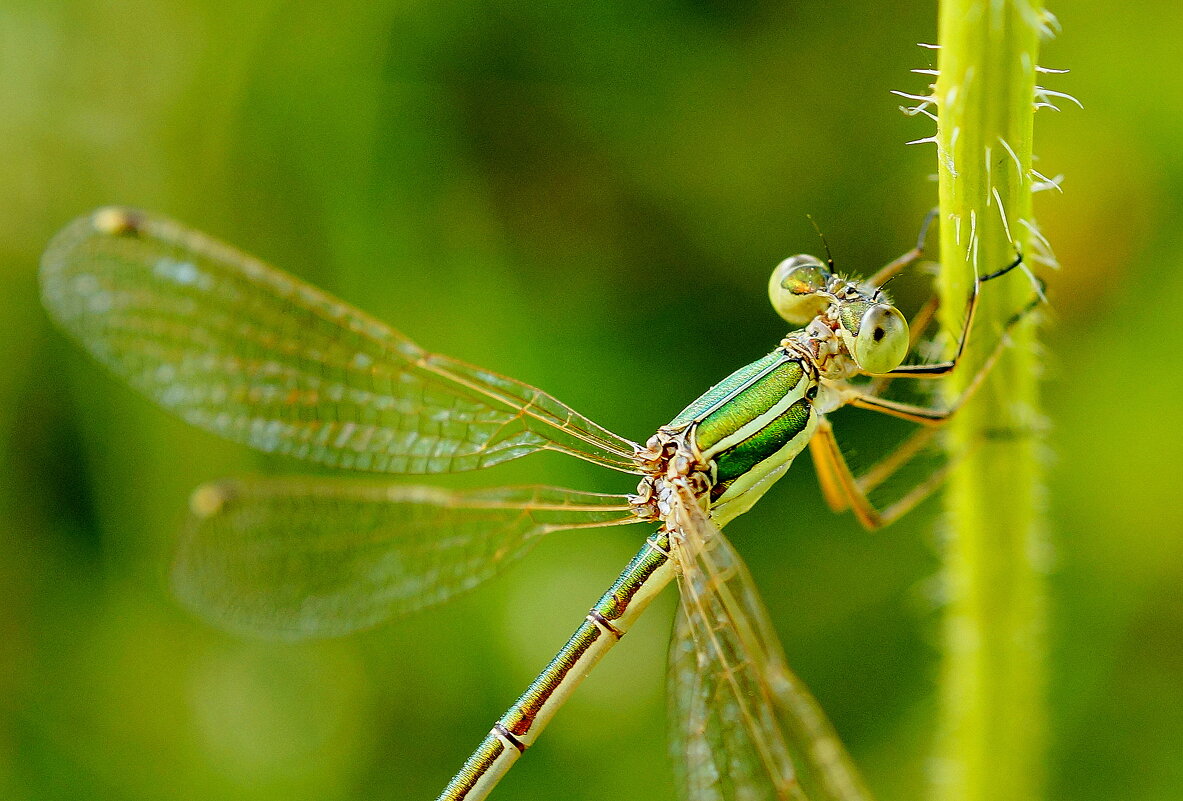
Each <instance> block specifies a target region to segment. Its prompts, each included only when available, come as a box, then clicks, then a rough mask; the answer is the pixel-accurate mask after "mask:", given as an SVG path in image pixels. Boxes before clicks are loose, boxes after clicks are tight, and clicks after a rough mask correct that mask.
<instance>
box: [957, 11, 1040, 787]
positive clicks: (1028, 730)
mask: <svg viewBox="0 0 1183 801" xmlns="http://www.w3.org/2000/svg"><path fill="white" fill-rule="evenodd" d="M1044 21H1045V18H1044V15H1043V10H1042V7H1041V5H1040V4H1039V3H1038V2H1023V0H943V2H942V3H941V6H940V20H939V28H940V31H939V36H940V51H939V63H938V66H939V73H940V74H939V77H938V78H937V81H936V85H935V97H936V102H937V108H938V120H939V122H938V133H937V152H938V161H939V165H938V169H939V181H940V212H941V217H940V219H941V261H942V264H943V269H942V277H941V297H942V314H943V318H944V319H943V324H944V326H945V330H948V331H960V330H961V326H962V325H963V323H964V319H963V315H964V311H965V303H966V297H967V296H968V293H969V289H970V286H971V281H972V275H973V271H974V270H976V271H977V273H978V274H979V275H985V274H988V273H991V272H993V271H995V270H998V269H1000V268H1002V267H1005V266H1006V265H1007V264H1008V263H1010V262H1012V261H1014V259H1015V255H1016V252H1017V251H1021V252H1022V253H1024V254H1026V253H1029V252H1030V251H1031V248H1030V247H1029V245H1030V244H1031V242H1030V240H1031V233H1032V227H1033V225H1034V223H1033V218H1032V212H1031V187H1032V180H1031V177H1030V175H1031V173H1030V171H1031V140H1032V128H1033V116H1034V111H1035V109H1034V92H1035V77H1036V73H1035V64H1036V56H1037V54H1038V48H1039V38H1040V30H1041V27H1043V24H1044ZM1034 293H1035V289H1034V288H1033V286H1032V283H1031V281H1030V280H1028V277H1027V276H1026V275H1025V274H1024V271H1023V270H1014V271H1013V272H1012V273H1010V274H1008V275H1006V276H1005V277H1002V278H999V279H997V280H995V281H991V282H989V283H987V284H985V285H984V286H983V290H982V295H981V303H980V305H979V307H978V314H977V319H976V321H975V323H974V328H973V331H972V336H971V340H970V347H969V348H968V349H967V353H966V354H965V358H966V362H967V363H966V364H964V365H962V366H960V367H959V369H958V371H957V373H956V374H955V376H954V380H953V381H952V382H950V383H951V384H953V385H954V388H953V394H952V395H951V396H950V398H955V397H956V395H957V392H958V391H959V389H960V388H961V387H964V386H965V385H966V383H967V382H968V381H969V380H970V378H971V377H972V376H973V375H974V373H975V371H976V370H977V368H978V367H979V366H980V365H981V364H982V363H983V361H984V360H985V359H986V357H987V356H988V355H989V354H990V352H991V350H992V349H993V347H994V345H995V343H996V342H997V341H998V338H999V336H1000V332H1001V331H1002V328H1003V326H1004V325H1005V323H1006V321H1007V320H1008V319H1010V318H1011V317H1012V315H1014V314H1015V312H1016V311H1018V310H1019V309H1022V308H1023V307H1024V306H1026V305H1027V304H1028V303H1029V302H1030V301H1031V299H1032V297H1033V295H1034ZM1010 340H1011V341H1012V344H1011V345H1009V346H1008V347H1007V348H1006V350H1005V351H1004V352H1003V353H1002V356H1001V358H1000V359H999V360H998V362H997V364H996V365H995V366H994V368H993V370H992V371H991V373H990V374H989V376H988V378H987V380H986V382H985V383H984V384H983V385H982V386H981V388H980V389H979V390H978V391H977V393H976V395H975V396H974V398H973V399H972V401H971V402H969V403H967V405H966V406H965V407H964V408H963V409H962V410H961V411H960V412H959V413H958V415H957V416H956V417H955V418H954V419H953V421H952V422H951V424H950V427H949V432H948V443H949V448H950V453H951V457H952V458H954V459H955V460H957V461H956V463H955V467H954V469H953V471H952V474H951V476H950V480H949V483H948V489H947V491H946V505H947V517H948V521H949V538H948V542H947V546H946V551H945V574H946V580H947V584H948V589H949V603H948V607H947V610H946V617H945V621H944V635H943V636H944V654H945V656H944V664H943V665H942V672H941V703H942V710H941V736H940V741H939V743H938V745H937V755H938V758H939V759H938V765H939V768H938V774H937V776H936V793H935V797H936V798H937V799H938V801H1034V800H1035V799H1039V798H1040V797H1042V795H1043V783H1044V776H1043V768H1042V764H1043V748H1044V743H1043V741H1044V728H1045V721H1044V717H1045V713H1044V698H1043V696H1044V661H1045V655H1044V651H1045V643H1044V575H1043V569H1042V565H1041V558H1040V547H1039V546H1040V544H1041V535H1042V526H1043V524H1042V520H1041V511H1042V499H1043V495H1042V493H1043V487H1042V470H1041V464H1040V461H1039V446H1040V444H1039V441H1038V432H1039V431H1040V428H1041V426H1040V422H1041V417H1040V413H1039V397H1038V390H1039V387H1038V372H1039V365H1038V359H1037V357H1036V351H1035V347H1034V346H1035V331H1034V326H1033V325H1032V323H1031V321H1030V320H1025V321H1023V322H1022V323H1020V324H1019V325H1018V326H1016V327H1015V328H1014V329H1012V331H1011V333H1010Z"/></svg>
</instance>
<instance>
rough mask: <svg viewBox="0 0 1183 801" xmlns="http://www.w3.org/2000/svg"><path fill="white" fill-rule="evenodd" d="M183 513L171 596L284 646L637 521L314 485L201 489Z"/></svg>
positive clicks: (248, 483)
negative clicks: (571, 536)
mask: <svg viewBox="0 0 1183 801" xmlns="http://www.w3.org/2000/svg"><path fill="white" fill-rule="evenodd" d="M190 507H191V511H192V515H191V518H190V521H189V525H188V528H187V530H186V532H185V534H184V536H183V537H182V541H181V546H180V549H179V552H178V555H177V561H176V565H175V567H174V573H173V582H174V587H175V589H176V592H177V594H178V596H180V598H181V599H182V601H184V602H185V603H187V604H188V605H189V606H190V607H192V608H193V609H194V610H195V611H197V612H198V613H199V614H200V615H202V616H203V617H206V618H209V619H211V620H212V621H213V622H215V623H216V624H218V625H220V626H222V627H225V628H230V629H233V630H238V631H248V632H251V633H255V634H263V635H267V636H273V637H281V638H288V639H294V638H300V637H310V636H334V635H340V634H345V633H347V632H350V631H353V630H355V629H360V628H364V627H367V626H372V625H375V624H377V623H380V622H382V621H383V620H386V619H388V618H391V617H394V616H397V615H403V614H406V613H408V612H412V611H415V610H417V609H421V608H423V607H426V606H430V605H432V604H436V603H440V602H441V601H444V600H447V599H448V598H450V597H452V596H453V595H455V594H456V593H459V592H463V591H464V590H467V589H469V588H471V587H473V586H475V585H476V584H478V583H480V582H482V581H484V580H485V579H487V578H489V577H491V576H492V575H494V574H495V573H497V572H498V571H499V570H501V569H502V568H503V567H505V566H506V565H507V564H510V563H511V562H513V561H514V560H515V559H517V558H519V557H520V556H522V555H523V554H525V553H526V552H527V551H528V550H529V549H530V547H531V545H533V543H534V541H535V540H536V539H537V538H538V537H540V536H542V535H543V534H547V533H549V532H552V531H557V530H560V529H573V528H587V527H595V526H613V525H620V524H624V523H632V522H636V520H637V518H636V517H635V516H634V515H633V513H632V512H631V510H630V508H629V505H628V500H627V499H626V498H625V497H624V496H623V495H600V494H596V493H591V492H577V491H575V490H567V489H559V488H556V487H537V486H534V487H501V488H497V489H487V490H472V491H463V492H452V491H446V490H441V489H437V488H434V487H417V486H405V485H393V484H380V483H374V482H365V481H355V480H354V481H350V480H331V479H323V478H310V477H299V478H296V477H293V478H257V479H247V480H233V481H222V482H217V483H213V484H207V485H205V486H203V487H201V488H199V489H198V490H197V491H196V492H194V494H193V497H192V499H191V501H190Z"/></svg>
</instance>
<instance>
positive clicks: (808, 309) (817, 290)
mask: <svg viewBox="0 0 1183 801" xmlns="http://www.w3.org/2000/svg"><path fill="white" fill-rule="evenodd" d="M832 278H833V275H832V274H831V273H830V268H829V267H827V266H826V265H825V264H824V263H822V261H821V260H820V259H818V258H817V257H815V256H808V255H806V254H800V255H798V256H791V257H790V258H787V259H785V260H784V261H782V262H781V263H780V264H778V265H776V269H775V270H773V271H772V277H771V278H770V279H769V280H768V299H769V300H771V301H772V308H774V309H776V313H777V314H779V315H780V316H781V317H783V318H784V320H785V321H786V322H788V323H792V324H793V325H805V324H806V323H808V322H809V321H810V320H812V319H813V318H814V317H817V316H818V315H819V314H821V313H822V312H824V311H825V310H826V308H827V307H828V306H829V305H830V304H831V303H833V302H834V297H833V296H832V295H830V294H829V293H828V291H827V289H828V287H829V285H830V280H831V279H832Z"/></svg>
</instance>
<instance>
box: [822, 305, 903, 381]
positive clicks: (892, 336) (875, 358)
mask: <svg viewBox="0 0 1183 801" xmlns="http://www.w3.org/2000/svg"><path fill="white" fill-rule="evenodd" d="M877 296H878V293H876V297H877ZM836 311H837V315H836V317H837V323H838V327H837V329H836V330H837V332H838V335H839V336H840V337H842V343H843V344H844V345H845V346H846V351H847V352H848V353H849V354H850V356H851V358H853V359H854V361H855V363H856V364H857V365H858V368H859V370H860V371H862V372H864V373H888V372H891V371H892V370H894V369H895V368H897V367H899V366H900V365H901V364H902V363H903V361H904V357H905V356H907V355H908V348H909V346H910V342H911V340H910V337H909V335H908V321H907V320H905V319H904V315H903V314H901V313H900V310H899V309H897V308H896V307H895V306H892V305H891V304H890V303H886V302H884V301H881V300H875V299H874V298H866V297H865V296H864V297H862V298H859V299H856V300H842V301H839V302H838V304H837V309H836Z"/></svg>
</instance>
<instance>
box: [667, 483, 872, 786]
mask: <svg viewBox="0 0 1183 801" xmlns="http://www.w3.org/2000/svg"><path fill="white" fill-rule="evenodd" d="M673 522H674V524H675V526H676V528H677V530H678V531H680V532H681V537H680V538H679V539H677V540H676V546H675V548H674V557H675V558H676V559H677V561H678V566H679V568H680V572H679V586H680V589H681V593H682V600H681V604H680V607H679V610H678V616H677V620H676V622H675V625H674V634H673V641H672V643H671V646H670V665H669V677H668V681H669V695H670V709H671V724H670V725H671V747H672V748H673V756H674V765H675V768H676V770H677V773H678V780H679V783H680V785H681V795H682V797H683V798H684V799H686V800H687V801H789V800H791V801H807V800H808V801H868V799H870V794H869V793H868V792H867V790H866V788H865V787H864V785H863V783H862V780H861V779H860V778H859V776H858V773H857V771H856V770H855V768H854V766H853V764H852V763H851V762H850V758H849V757H848V756H847V754H846V751H845V749H844V748H843V746H842V744H841V742H840V741H839V740H838V737H837V735H836V734H835V732H834V730H833V728H832V727H831V726H830V723H829V721H827V720H826V717H825V714H824V713H823V712H822V710H821V707H819V706H818V704H817V702H816V701H815V700H814V699H813V697H812V696H811V695H810V694H809V691H808V689H806V688H805V686H804V685H803V684H802V683H801V681H800V680H799V679H798V678H797V677H796V676H794V675H793V673H792V672H791V671H790V670H789V668H788V666H787V664H786V663H785V658H784V653H783V651H782V649H781V646H780V642H779V641H778V640H777V637H776V633H775V631H774V630H773V628H772V623H771V621H770V620H769V618H768V613H767V611H765V609H764V604H763V603H762V602H761V600H760V597H759V595H758V594H757V592H756V587H755V585H754V584H753V582H752V579H751V576H750V575H749V574H748V570H747V566H746V565H745V564H744V563H743V560H742V559H740V556H739V554H738V553H736V552H735V550H734V548H732V547H731V544H730V543H728V541H727V539H726V538H725V537H724V536H723V534H722V532H720V531H719V529H718V528H717V527H716V526H715V525H714V524H713V523H712V522H710V521H709V520H708V519H707V517H706V515H705V514H704V513H703V512H702V510H701V509H700V508H699V507H698V505H697V504H696V503H695V501H694V498H693V496H692V495H691V494H690V492H689V491H688V490H687V489H685V488H684V487H683V488H681V491H680V492H679V495H678V501H677V503H676V504H675V507H674V510H673Z"/></svg>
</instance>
